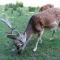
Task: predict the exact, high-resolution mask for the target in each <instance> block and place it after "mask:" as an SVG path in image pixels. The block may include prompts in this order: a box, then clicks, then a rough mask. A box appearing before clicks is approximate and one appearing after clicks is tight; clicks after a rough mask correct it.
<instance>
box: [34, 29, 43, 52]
mask: <svg viewBox="0 0 60 60" xmlns="http://www.w3.org/2000/svg"><path fill="white" fill-rule="evenodd" d="M43 32H44V29H43V30H42V31H41V32H40V34H38V40H37V42H36V45H35V47H34V49H33V51H34V52H35V51H36V50H37V46H38V43H39V41H40V43H42V39H41V38H42V35H43Z"/></svg>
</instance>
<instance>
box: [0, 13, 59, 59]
mask: <svg viewBox="0 0 60 60" xmlns="http://www.w3.org/2000/svg"><path fill="white" fill-rule="evenodd" d="M5 13H6V15H7V17H8V18H9V19H10V21H11V23H12V25H13V27H16V29H17V30H18V31H19V32H23V31H24V30H25V29H26V26H27V23H28V21H29V19H30V17H31V15H27V16H26V15H23V16H15V15H14V14H13V15H9V14H8V12H5ZM0 16H1V14H0ZM7 31H8V28H7V27H6V26H5V25H4V24H3V23H1V22H0V60H60V29H58V31H57V32H56V38H55V39H54V40H52V41H50V40H49V38H50V37H51V34H52V33H51V32H50V31H47V30H46V31H45V33H44V35H43V37H42V39H43V43H42V44H40V43H39V45H38V49H37V51H36V52H35V53H34V52H33V51H32V50H33V48H34V47H35V44H36V41H37V40H36V39H35V38H34V37H36V36H33V38H32V39H31V41H30V42H29V44H28V45H27V47H26V49H25V51H24V52H23V53H22V54H20V55H18V54H16V53H15V52H12V51H11V49H12V48H14V47H15V46H12V44H13V42H12V40H10V39H8V38H7V37H6V34H5V33H4V32H7Z"/></svg>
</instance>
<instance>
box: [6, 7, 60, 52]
mask: <svg viewBox="0 0 60 60" xmlns="http://www.w3.org/2000/svg"><path fill="white" fill-rule="evenodd" d="M59 25H60V9H58V8H50V9H47V10H45V11H42V12H39V13H37V14H34V15H33V16H32V17H31V18H30V20H29V23H28V25H27V28H26V30H25V31H24V32H23V33H18V34H17V35H13V34H7V37H8V38H11V39H13V41H14V43H15V45H16V47H17V50H18V51H19V50H24V48H25V47H26V45H27V44H28V42H29V38H30V37H31V35H32V33H35V34H37V36H38V37H37V42H36V45H35V47H34V49H33V51H34V52H35V51H36V50H37V46H38V43H39V41H40V43H42V35H43V32H44V30H45V28H47V29H50V30H52V31H53V33H52V37H53V36H54V34H55V31H56V29H57V28H58V27H59Z"/></svg>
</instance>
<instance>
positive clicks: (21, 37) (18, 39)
mask: <svg viewBox="0 0 60 60" xmlns="http://www.w3.org/2000/svg"><path fill="white" fill-rule="evenodd" d="M1 21H2V22H4V23H5V24H6V25H7V26H8V27H9V28H10V31H8V33H7V37H8V38H10V39H12V40H13V42H14V44H15V45H16V47H17V49H22V48H23V46H24V44H25V42H26V33H19V32H18V31H14V28H12V25H11V23H10V22H9V20H8V19H7V18H6V17H3V18H1ZM13 32H15V33H16V32H17V34H13Z"/></svg>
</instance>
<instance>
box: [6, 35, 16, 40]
mask: <svg viewBox="0 0 60 60" xmlns="http://www.w3.org/2000/svg"><path fill="white" fill-rule="evenodd" d="M7 37H8V38H10V39H16V38H17V36H16V35H12V34H8V35H7Z"/></svg>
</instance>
